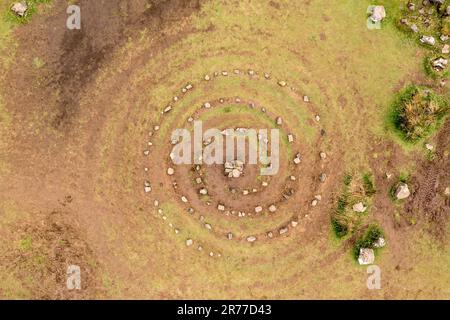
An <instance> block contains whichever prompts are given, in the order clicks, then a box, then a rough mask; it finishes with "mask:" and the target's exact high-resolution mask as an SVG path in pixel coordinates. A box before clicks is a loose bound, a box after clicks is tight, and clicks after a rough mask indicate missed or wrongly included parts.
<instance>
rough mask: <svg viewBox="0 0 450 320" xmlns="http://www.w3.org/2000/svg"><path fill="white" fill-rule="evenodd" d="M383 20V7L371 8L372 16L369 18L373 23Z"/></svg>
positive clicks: (384, 16)
mask: <svg viewBox="0 0 450 320" xmlns="http://www.w3.org/2000/svg"><path fill="white" fill-rule="evenodd" d="M384 18H386V10H385V9H384V7H383V6H374V7H373V8H372V15H371V16H370V19H371V20H372V21H373V22H380V21H381V20H383V19H384Z"/></svg>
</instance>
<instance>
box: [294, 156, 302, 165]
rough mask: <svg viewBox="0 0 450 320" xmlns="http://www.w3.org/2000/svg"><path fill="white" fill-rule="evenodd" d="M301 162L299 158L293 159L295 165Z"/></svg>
mask: <svg viewBox="0 0 450 320" xmlns="http://www.w3.org/2000/svg"><path fill="white" fill-rule="evenodd" d="M301 162H302V160H301V159H300V158H299V157H295V158H294V163H295V164H300V163H301Z"/></svg>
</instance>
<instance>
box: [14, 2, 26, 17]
mask: <svg viewBox="0 0 450 320" xmlns="http://www.w3.org/2000/svg"><path fill="white" fill-rule="evenodd" d="M27 10H28V5H27V3H26V2H25V1H23V2H16V3H14V4H13V5H12V7H11V11H12V12H14V14H15V15H16V16H19V17H23V16H24V15H25V13H26V12H27Z"/></svg>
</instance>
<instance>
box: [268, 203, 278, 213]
mask: <svg viewBox="0 0 450 320" xmlns="http://www.w3.org/2000/svg"><path fill="white" fill-rule="evenodd" d="M275 211H277V207H276V206H275V205H274V204H272V205H270V206H269V212H272V213H274V212H275Z"/></svg>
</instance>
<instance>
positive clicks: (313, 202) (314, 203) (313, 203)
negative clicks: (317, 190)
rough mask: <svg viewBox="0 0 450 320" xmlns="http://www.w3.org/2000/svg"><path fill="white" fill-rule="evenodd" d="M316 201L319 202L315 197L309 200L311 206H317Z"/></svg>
mask: <svg viewBox="0 0 450 320" xmlns="http://www.w3.org/2000/svg"><path fill="white" fill-rule="evenodd" d="M318 203H319V201H318V200H317V199H314V200H313V201H312V202H311V206H312V207H315V206H317V204H318Z"/></svg>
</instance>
